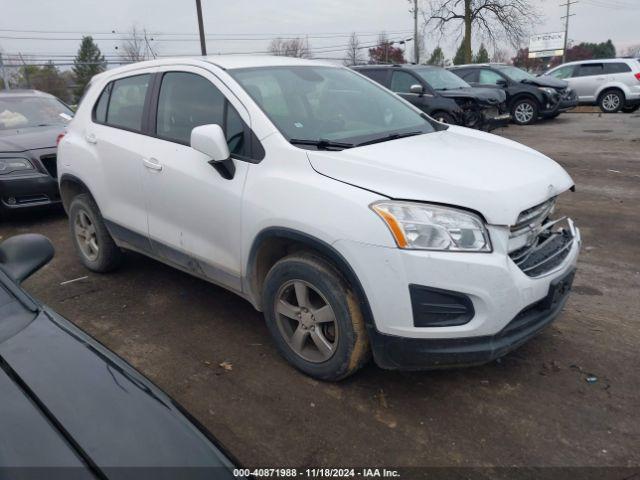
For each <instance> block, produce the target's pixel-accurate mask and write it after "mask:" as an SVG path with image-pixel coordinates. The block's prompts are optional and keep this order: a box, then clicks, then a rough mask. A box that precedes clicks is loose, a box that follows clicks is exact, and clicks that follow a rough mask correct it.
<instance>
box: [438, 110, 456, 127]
mask: <svg viewBox="0 0 640 480" xmlns="http://www.w3.org/2000/svg"><path fill="white" fill-rule="evenodd" d="M432 116H433V118H434V119H435V120H437V121H438V122H440V123H446V124H447V125H457V124H458V122H456V119H455V118H453V115H451V114H450V113H447V112H435V113H434V114H433V115H432Z"/></svg>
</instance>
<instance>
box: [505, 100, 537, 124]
mask: <svg viewBox="0 0 640 480" xmlns="http://www.w3.org/2000/svg"><path fill="white" fill-rule="evenodd" d="M538 110H539V109H538V102H536V101H535V100H533V99H532V98H521V99H519V100H516V101H515V102H514V103H513V105H512V106H511V118H512V119H513V122H514V123H515V124H517V125H531V124H532V123H535V122H536V120H538Z"/></svg>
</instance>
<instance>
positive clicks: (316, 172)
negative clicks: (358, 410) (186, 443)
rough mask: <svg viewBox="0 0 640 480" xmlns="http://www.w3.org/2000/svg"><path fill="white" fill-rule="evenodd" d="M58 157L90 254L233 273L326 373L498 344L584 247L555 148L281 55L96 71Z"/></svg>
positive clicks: (473, 354)
mask: <svg viewBox="0 0 640 480" xmlns="http://www.w3.org/2000/svg"><path fill="white" fill-rule="evenodd" d="M58 172H59V178H60V189H61V195H62V198H63V202H64V205H65V207H66V209H67V211H68V213H69V219H70V231H71V235H72V237H73V241H74V243H75V246H76V248H77V251H78V254H79V256H80V259H81V260H82V262H83V263H84V265H85V266H86V267H87V268H89V269H90V270H93V271H96V272H105V271H108V270H111V269H113V268H114V267H116V265H117V264H118V262H119V261H120V260H121V257H122V252H121V249H130V250H135V251H138V252H141V253H143V254H145V255H148V256H150V257H153V258H156V259H158V260H160V261H162V262H165V263H167V264H169V265H172V266H174V267H176V268H179V269H181V270H184V271H186V272H189V273H191V274H193V275H196V276H198V277H200V278H203V279H206V280H208V281H210V282H213V283H215V284H217V285H220V286H222V287H224V288H227V289H229V290H232V291H234V292H236V293H237V294H239V295H241V296H242V297H244V298H246V299H247V300H248V301H249V302H251V303H252V304H253V305H254V306H255V308H257V309H258V310H260V311H263V312H264V315H265V318H266V321H267V324H268V327H269V330H270V332H271V335H272V336H273V339H274V341H275V344H276V346H277V348H278V350H279V351H280V352H281V354H282V355H283V356H284V357H285V358H286V359H287V360H288V361H289V362H290V363H292V364H293V365H294V366H295V367H297V368H298V369H300V370H302V371H303V372H305V373H307V374H309V375H311V376H313V377H316V378H319V379H325V380H338V379H341V378H344V377H346V376H347V375H349V374H351V373H352V372H354V371H355V370H357V369H358V368H359V367H360V366H362V365H363V364H364V363H365V362H366V361H367V359H368V358H369V357H370V355H371V353H372V354H373V358H374V359H375V361H376V363H377V364H378V365H380V366H381V367H384V368H407V369H420V368H434V367H444V366H457V365H464V364H478V363H483V362H487V361H490V360H492V359H494V358H496V357H498V356H501V355H503V354H505V353H506V352H508V351H509V350H511V349H513V348H515V347H517V346H518V345H520V344H522V343H523V342H524V341H526V340H527V339H529V338H530V337H532V336H533V335H534V334H536V333H537V332H538V331H540V330H541V329H542V328H543V327H545V326H546V325H548V324H549V323H550V322H551V321H552V320H553V319H554V318H555V317H556V316H557V314H558V313H559V312H560V310H561V309H562V306H563V305H564V302H565V300H566V298H567V293H568V291H569V289H570V287H571V282H572V279H573V275H574V271H575V265H576V261H577V257H578V250H579V246H580V235H579V232H578V230H577V229H576V228H574V226H573V223H572V222H571V220H569V219H566V218H557V219H554V220H551V215H552V212H553V209H554V204H555V201H556V198H557V196H558V195H560V194H561V193H563V192H565V191H567V190H569V189H571V188H572V187H573V182H572V180H571V178H570V177H569V175H568V174H567V173H566V172H565V171H564V170H563V169H562V167H560V166H559V165H558V164H557V163H555V162H554V161H553V160H551V159H549V158H547V157H545V156H544V155H542V154H540V153H538V152H536V151H534V150H531V149H530V148H527V147H525V146H523V145H520V144H518V143H515V142H512V141H509V140H506V139H503V138H500V137H497V136H493V135H490V134H487V133H483V132H479V131H476V130H469V129H466V128H461V127H454V126H447V125H444V124H440V123H438V122H436V121H434V120H433V119H431V118H429V117H428V116H426V115H425V114H424V113H422V112H420V111H419V110H417V109H416V108H414V107H413V106H411V104H409V103H407V102H405V101H404V100H402V99H401V98H399V97H398V96H396V95H395V94H393V93H391V92H390V91H388V90H386V89H384V88H383V87H381V86H379V85H378V84H377V83H375V82H373V81H371V80H369V79H367V78H365V77H363V76H361V75H360V74H358V73H356V72H354V71H352V70H350V69H348V68H343V67H337V66H334V65H330V64H323V63H319V62H313V61H306V60H298V59H291V58H286V57H247V56H222V57H206V58H202V57H201V58H183V59H166V60H158V61H152V62H143V63H137V64H133V65H129V66H126V67H122V68H117V69H114V70H109V71H107V72H104V73H102V74H100V75H98V76H96V77H95V78H94V79H93V81H92V82H91V86H90V88H89V89H88V92H87V93H86V95H85V98H84V100H83V101H82V104H81V105H80V107H79V109H78V112H77V114H76V116H75V118H74V119H73V121H72V122H71V124H70V126H69V129H68V133H67V135H66V136H65V137H64V139H63V140H62V141H61V143H60V146H59V153H58ZM238 321H242V319H238ZM185 325H187V324H185Z"/></svg>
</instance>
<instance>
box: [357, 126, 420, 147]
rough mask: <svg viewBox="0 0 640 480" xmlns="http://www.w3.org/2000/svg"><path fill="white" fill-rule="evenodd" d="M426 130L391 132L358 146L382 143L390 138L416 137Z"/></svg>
mask: <svg viewBox="0 0 640 480" xmlns="http://www.w3.org/2000/svg"><path fill="white" fill-rule="evenodd" d="M423 133H424V132H423V131H421V130H416V131H415V132H404V133H390V134H389V135H386V136H384V137H380V138H374V139H373V140H367V141H366V142H362V143H359V144H357V145H356V147H362V146H364V145H371V144H374V143H382V142H387V141H389V140H397V139H398V138H405V137H414V136H416V135H422V134H423Z"/></svg>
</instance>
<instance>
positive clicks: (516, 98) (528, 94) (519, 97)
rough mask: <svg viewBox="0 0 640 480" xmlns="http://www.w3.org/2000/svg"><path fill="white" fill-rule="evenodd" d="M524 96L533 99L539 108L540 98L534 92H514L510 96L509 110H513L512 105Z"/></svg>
mask: <svg viewBox="0 0 640 480" xmlns="http://www.w3.org/2000/svg"><path fill="white" fill-rule="evenodd" d="M524 98H527V99H529V100H533V101H535V102H536V103H537V104H538V109H540V105H541V104H542V99H541V98H538V97H537V96H536V95H535V94H534V93H531V92H520V93H516V94H515V95H514V96H513V97H512V98H511V101H510V102H509V111H511V110H513V106H514V105H515V103H516V102H517V101H519V100H522V99H524Z"/></svg>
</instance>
